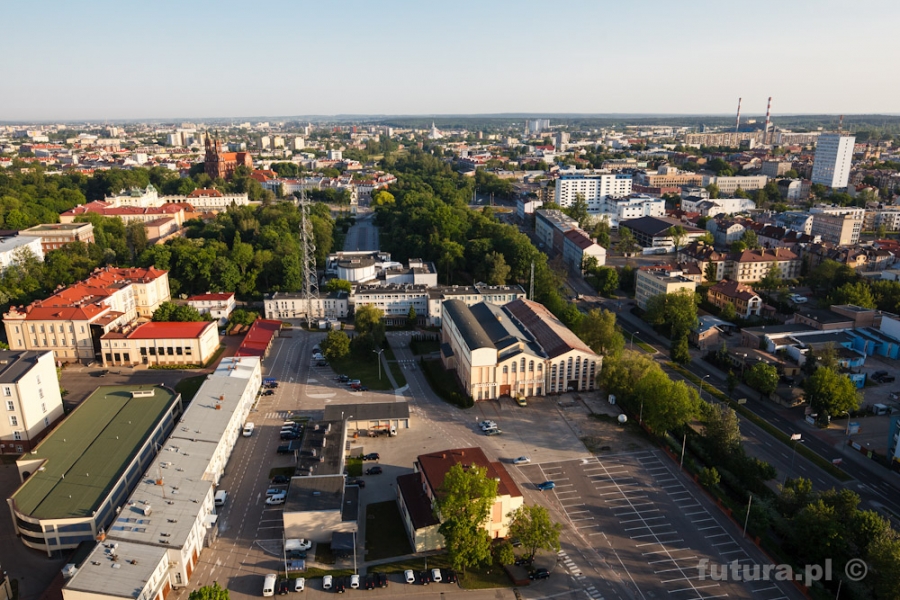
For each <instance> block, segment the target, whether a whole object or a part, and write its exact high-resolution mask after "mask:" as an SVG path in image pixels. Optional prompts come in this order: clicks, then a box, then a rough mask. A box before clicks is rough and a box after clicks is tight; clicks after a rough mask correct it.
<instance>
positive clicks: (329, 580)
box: [322, 575, 334, 590]
mask: <svg viewBox="0 0 900 600" xmlns="http://www.w3.org/2000/svg"><path fill="white" fill-rule="evenodd" d="M333 584H334V578H333V577H332V576H331V575H326V576H324V577H323V578H322V589H323V590H330V589H331V586H332V585H333Z"/></svg>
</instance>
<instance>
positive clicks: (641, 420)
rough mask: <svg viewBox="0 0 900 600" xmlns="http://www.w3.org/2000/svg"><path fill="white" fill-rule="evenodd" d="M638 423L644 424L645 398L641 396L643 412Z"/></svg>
mask: <svg viewBox="0 0 900 600" xmlns="http://www.w3.org/2000/svg"><path fill="white" fill-rule="evenodd" d="M638 424H640V425H643V424H644V399H643V398H641V414H640V416H638Z"/></svg>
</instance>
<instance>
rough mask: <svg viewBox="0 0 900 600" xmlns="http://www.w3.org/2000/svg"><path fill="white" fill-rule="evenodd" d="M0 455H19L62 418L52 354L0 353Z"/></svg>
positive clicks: (60, 400)
mask: <svg viewBox="0 0 900 600" xmlns="http://www.w3.org/2000/svg"><path fill="white" fill-rule="evenodd" d="M0 389H2V393H3V403H4V407H3V408H4V409H5V412H6V415H5V416H6V418H5V419H3V420H0V454H3V453H7V452H10V453H15V454H22V453H23V452H27V451H29V450H31V448H33V447H34V445H35V444H36V443H37V442H38V441H39V440H40V439H41V434H42V433H43V432H44V431H45V430H47V429H49V428H50V426H51V425H53V424H54V423H56V421H57V420H58V419H60V418H61V417H62V416H63V404H62V396H61V395H60V392H59V383H58V380H57V377H56V364H55V362H54V360H53V353H52V352H48V351H43V352H16V351H12V350H0Z"/></svg>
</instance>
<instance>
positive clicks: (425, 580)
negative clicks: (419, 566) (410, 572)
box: [418, 571, 431, 585]
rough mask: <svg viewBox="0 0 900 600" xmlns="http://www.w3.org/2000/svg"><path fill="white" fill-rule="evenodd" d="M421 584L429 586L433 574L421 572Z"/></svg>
mask: <svg viewBox="0 0 900 600" xmlns="http://www.w3.org/2000/svg"><path fill="white" fill-rule="evenodd" d="M418 579H419V583H421V584H422V585H428V584H429V583H431V573H429V572H428V571H419V577H418Z"/></svg>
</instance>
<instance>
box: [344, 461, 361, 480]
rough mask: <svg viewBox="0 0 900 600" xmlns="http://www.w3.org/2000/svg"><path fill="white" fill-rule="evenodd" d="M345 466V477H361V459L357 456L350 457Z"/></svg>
mask: <svg viewBox="0 0 900 600" xmlns="http://www.w3.org/2000/svg"><path fill="white" fill-rule="evenodd" d="M346 464H347V475H349V476H350V477H362V473H363V461H362V458H360V457H358V456H351V457H350V458H348V459H347V461H346Z"/></svg>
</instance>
